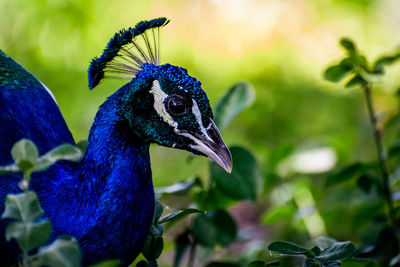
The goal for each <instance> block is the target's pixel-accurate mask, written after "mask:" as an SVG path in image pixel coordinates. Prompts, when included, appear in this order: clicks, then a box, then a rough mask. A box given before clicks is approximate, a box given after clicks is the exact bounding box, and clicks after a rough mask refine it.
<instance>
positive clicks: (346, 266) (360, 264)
mask: <svg viewBox="0 0 400 267" xmlns="http://www.w3.org/2000/svg"><path fill="white" fill-rule="evenodd" d="M389 266H391V265H389ZM340 267H378V263H377V262H376V261H374V260H371V259H357V258H352V259H346V260H344V261H343V262H342V264H341V265H340Z"/></svg>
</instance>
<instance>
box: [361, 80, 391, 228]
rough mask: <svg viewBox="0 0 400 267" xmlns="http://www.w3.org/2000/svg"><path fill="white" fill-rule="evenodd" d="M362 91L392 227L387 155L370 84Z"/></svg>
mask: <svg viewBox="0 0 400 267" xmlns="http://www.w3.org/2000/svg"><path fill="white" fill-rule="evenodd" d="M363 89H364V92H365V99H366V102H367V107H368V113H369V118H370V122H371V125H372V130H373V132H374V138H375V145H376V150H377V153H378V160H379V167H380V169H381V172H382V190H383V195H384V197H385V200H386V203H387V207H388V212H389V221H390V223H391V224H392V225H394V224H395V221H396V218H395V211H394V206H393V198H392V192H391V189H390V185H389V170H388V166H387V155H386V152H385V149H384V147H383V141H382V129H381V127H380V126H379V125H378V120H377V118H376V116H375V111H374V106H373V100H372V97H371V84H370V83H365V84H364V85H363Z"/></svg>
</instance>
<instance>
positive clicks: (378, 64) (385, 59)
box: [373, 53, 400, 73]
mask: <svg viewBox="0 0 400 267" xmlns="http://www.w3.org/2000/svg"><path fill="white" fill-rule="evenodd" d="M399 59H400V53H396V54H394V55H391V56H382V57H380V58H378V59H377V60H376V61H375V63H374V68H373V69H374V72H378V73H383V69H384V67H385V66H388V65H391V64H393V63H395V62H396V61H397V60H399Z"/></svg>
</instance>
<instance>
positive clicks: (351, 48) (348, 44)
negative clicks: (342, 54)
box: [340, 37, 357, 55]
mask: <svg viewBox="0 0 400 267" xmlns="http://www.w3.org/2000/svg"><path fill="white" fill-rule="evenodd" d="M340 45H341V46H343V48H344V49H346V50H347V52H348V53H349V54H350V55H354V54H357V48H356V46H355V44H354V42H353V41H352V40H351V39H350V38H347V37H343V38H342V39H340Z"/></svg>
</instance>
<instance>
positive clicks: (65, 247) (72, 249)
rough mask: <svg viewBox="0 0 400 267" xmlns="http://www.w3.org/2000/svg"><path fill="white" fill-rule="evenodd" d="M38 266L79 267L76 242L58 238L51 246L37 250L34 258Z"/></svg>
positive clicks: (71, 238)
mask: <svg viewBox="0 0 400 267" xmlns="http://www.w3.org/2000/svg"><path fill="white" fill-rule="evenodd" d="M35 258H36V259H38V260H39V262H40V264H38V266H43V265H44V266H54V267H55V266H57V267H58V266H59V267H76V266H80V265H81V255H80V250H79V246H78V241H77V240H76V239H75V238H73V237H60V238H58V239H56V240H55V241H54V242H53V243H52V244H50V245H48V246H45V247H41V248H39V252H38V254H37V255H36V256H35Z"/></svg>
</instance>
